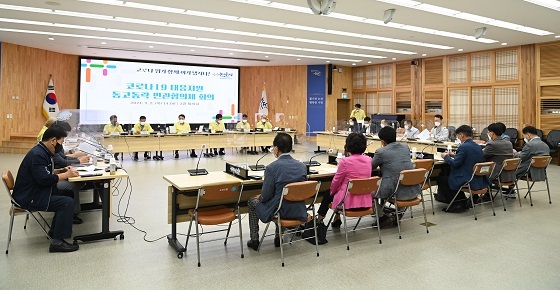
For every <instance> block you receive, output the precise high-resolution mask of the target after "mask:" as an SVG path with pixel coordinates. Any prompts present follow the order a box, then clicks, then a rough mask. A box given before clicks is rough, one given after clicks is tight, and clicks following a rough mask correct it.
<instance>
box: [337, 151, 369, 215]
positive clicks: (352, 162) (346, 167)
mask: <svg viewBox="0 0 560 290" xmlns="http://www.w3.org/2000/svg"><path fill="white" fill-rule="evenodd" d="M368 177H371V158H370V157H369V156H367V155H362V154H353V155H350V156H349V157H346V158H342V159H340V162H339V163H338V170H337V171H336V174H335V175H334V178H333V180H332V183H331V195H333V202H332V207H333V208H336V206H337V205H339V204H340V202H341V201H342V199H343V198H344V194H345V193H346V187H347V186H348V180H350V179H353V178H368ZM344 204H345V207H346V208H347V209H348V208H361V207H371V204H372V196H371V194H364V195H350V194H348V197H347V198H346V201H345V203H344Z"/></svg>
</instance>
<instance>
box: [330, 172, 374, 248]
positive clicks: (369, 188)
mask: <svg viewBox="0 0 560 290" xmlns="http://www.w3.org/2000/svg"><path fill="white" fill-rule="evenodd" d="M380 183H381V177H379V176H374V177H369V178H360V179H350V180H348V186H347V187H346V192H345V193H344V197H343V198H342V201H341V202H340V204H339V205H338V206H337V209H338V208H342V221H343V223H344V235H345V237H346V249H347V250H350V246H349V244H348V228H347V223H346V218H347V217H351V218H358V221H357V222H356V225H355V226H354V229H353V230H352V231H356V228H357V227H358V224H359V223H360V221H361V220H362V217H364V216H368V215H372V214H373V212H374V209H373V207H367V208H350V209H347V208H346V206H345V202H346V198H348V196H349V195H363V194H370V195H372V194H373V195H375V194H377V189H378V188H379V184H380ZM335 212H340V210H335ZM333 216H334V214H333ZM331 219H332V216H331ZM375 219H376V222H377V223H376V225H377V237H378V238H379V243H380V244H381V230H380V229H379V216H378V214H377V213H375ZM329 223H330V221H329Z"/></svg>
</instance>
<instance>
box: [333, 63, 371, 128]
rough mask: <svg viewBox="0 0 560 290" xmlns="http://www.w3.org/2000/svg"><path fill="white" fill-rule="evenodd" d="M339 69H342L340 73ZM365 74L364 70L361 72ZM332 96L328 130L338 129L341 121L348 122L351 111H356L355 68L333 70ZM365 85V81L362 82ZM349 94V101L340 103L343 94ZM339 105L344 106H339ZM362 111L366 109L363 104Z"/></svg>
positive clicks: (341, 67) (339, 67) (340, 67)
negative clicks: (353, 87)
mask: <svg viewBox="0 0 560 290" xmlns="http://www.w3.org/2000/svg"><path fill="white" fill-rule="evenodd" d="M338 69H342V72H339V70H338ZM361 73H362V74H363V70H361ZM332 74H333V75H332V81H333V85H332V88H333V89H332V95H329V96H327V107H326V109H327V113H326V117H327V124H326V126H325V128H326V129H331V130H332V127H336V126H337V124H338V122H339V121H343V120H348V117H350V111H351V110H352V109H354V103H355V101H354V94H353V89H352V85H353V84H352V82H353V74H355V71H354V68H352V67H343V66H338V67H337V69H336V70H332ZM362 83H363V81H362ZM344 92H345V93H347V94H348V99H349V100H348V101H343V102H338V101H337V100H338V99H341V98H342V93H344ZM337 104H343V105H342V106H340V107H339V106H338V105H337ZM362 106H363V107H362V109H364V110H365V109H366V108H365V104H362Z"/></svg>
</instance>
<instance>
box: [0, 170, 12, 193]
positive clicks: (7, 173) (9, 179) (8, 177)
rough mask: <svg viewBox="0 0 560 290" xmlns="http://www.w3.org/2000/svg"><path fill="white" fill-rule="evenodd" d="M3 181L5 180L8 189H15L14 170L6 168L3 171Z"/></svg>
mask: <svg viewBox="0 0 560 290" xmlns="http://www.w3.org/2000/svg"><path fill="white" fill-rule="evenodd" d="M2 181H4V185H5V186H6V190H8V191H12V190H14V176H13V175H12V172H11V171H10V170H6V171H4V173H2Z"/></svg>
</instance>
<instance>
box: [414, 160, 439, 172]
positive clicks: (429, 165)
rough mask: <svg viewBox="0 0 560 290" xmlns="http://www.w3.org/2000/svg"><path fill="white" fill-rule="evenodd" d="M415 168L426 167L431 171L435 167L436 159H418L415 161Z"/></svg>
mask: <svg viewBox="0 0 560 290" xmlns="http://www.w3.org/2000/svg"><path fill="white" fill-rule="evenodd" d="M413 163H414V168H424V169H426V170H428V171H431V170H432V168H433V167H434V159H416V160H414V161H413Z"/></svg>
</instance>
